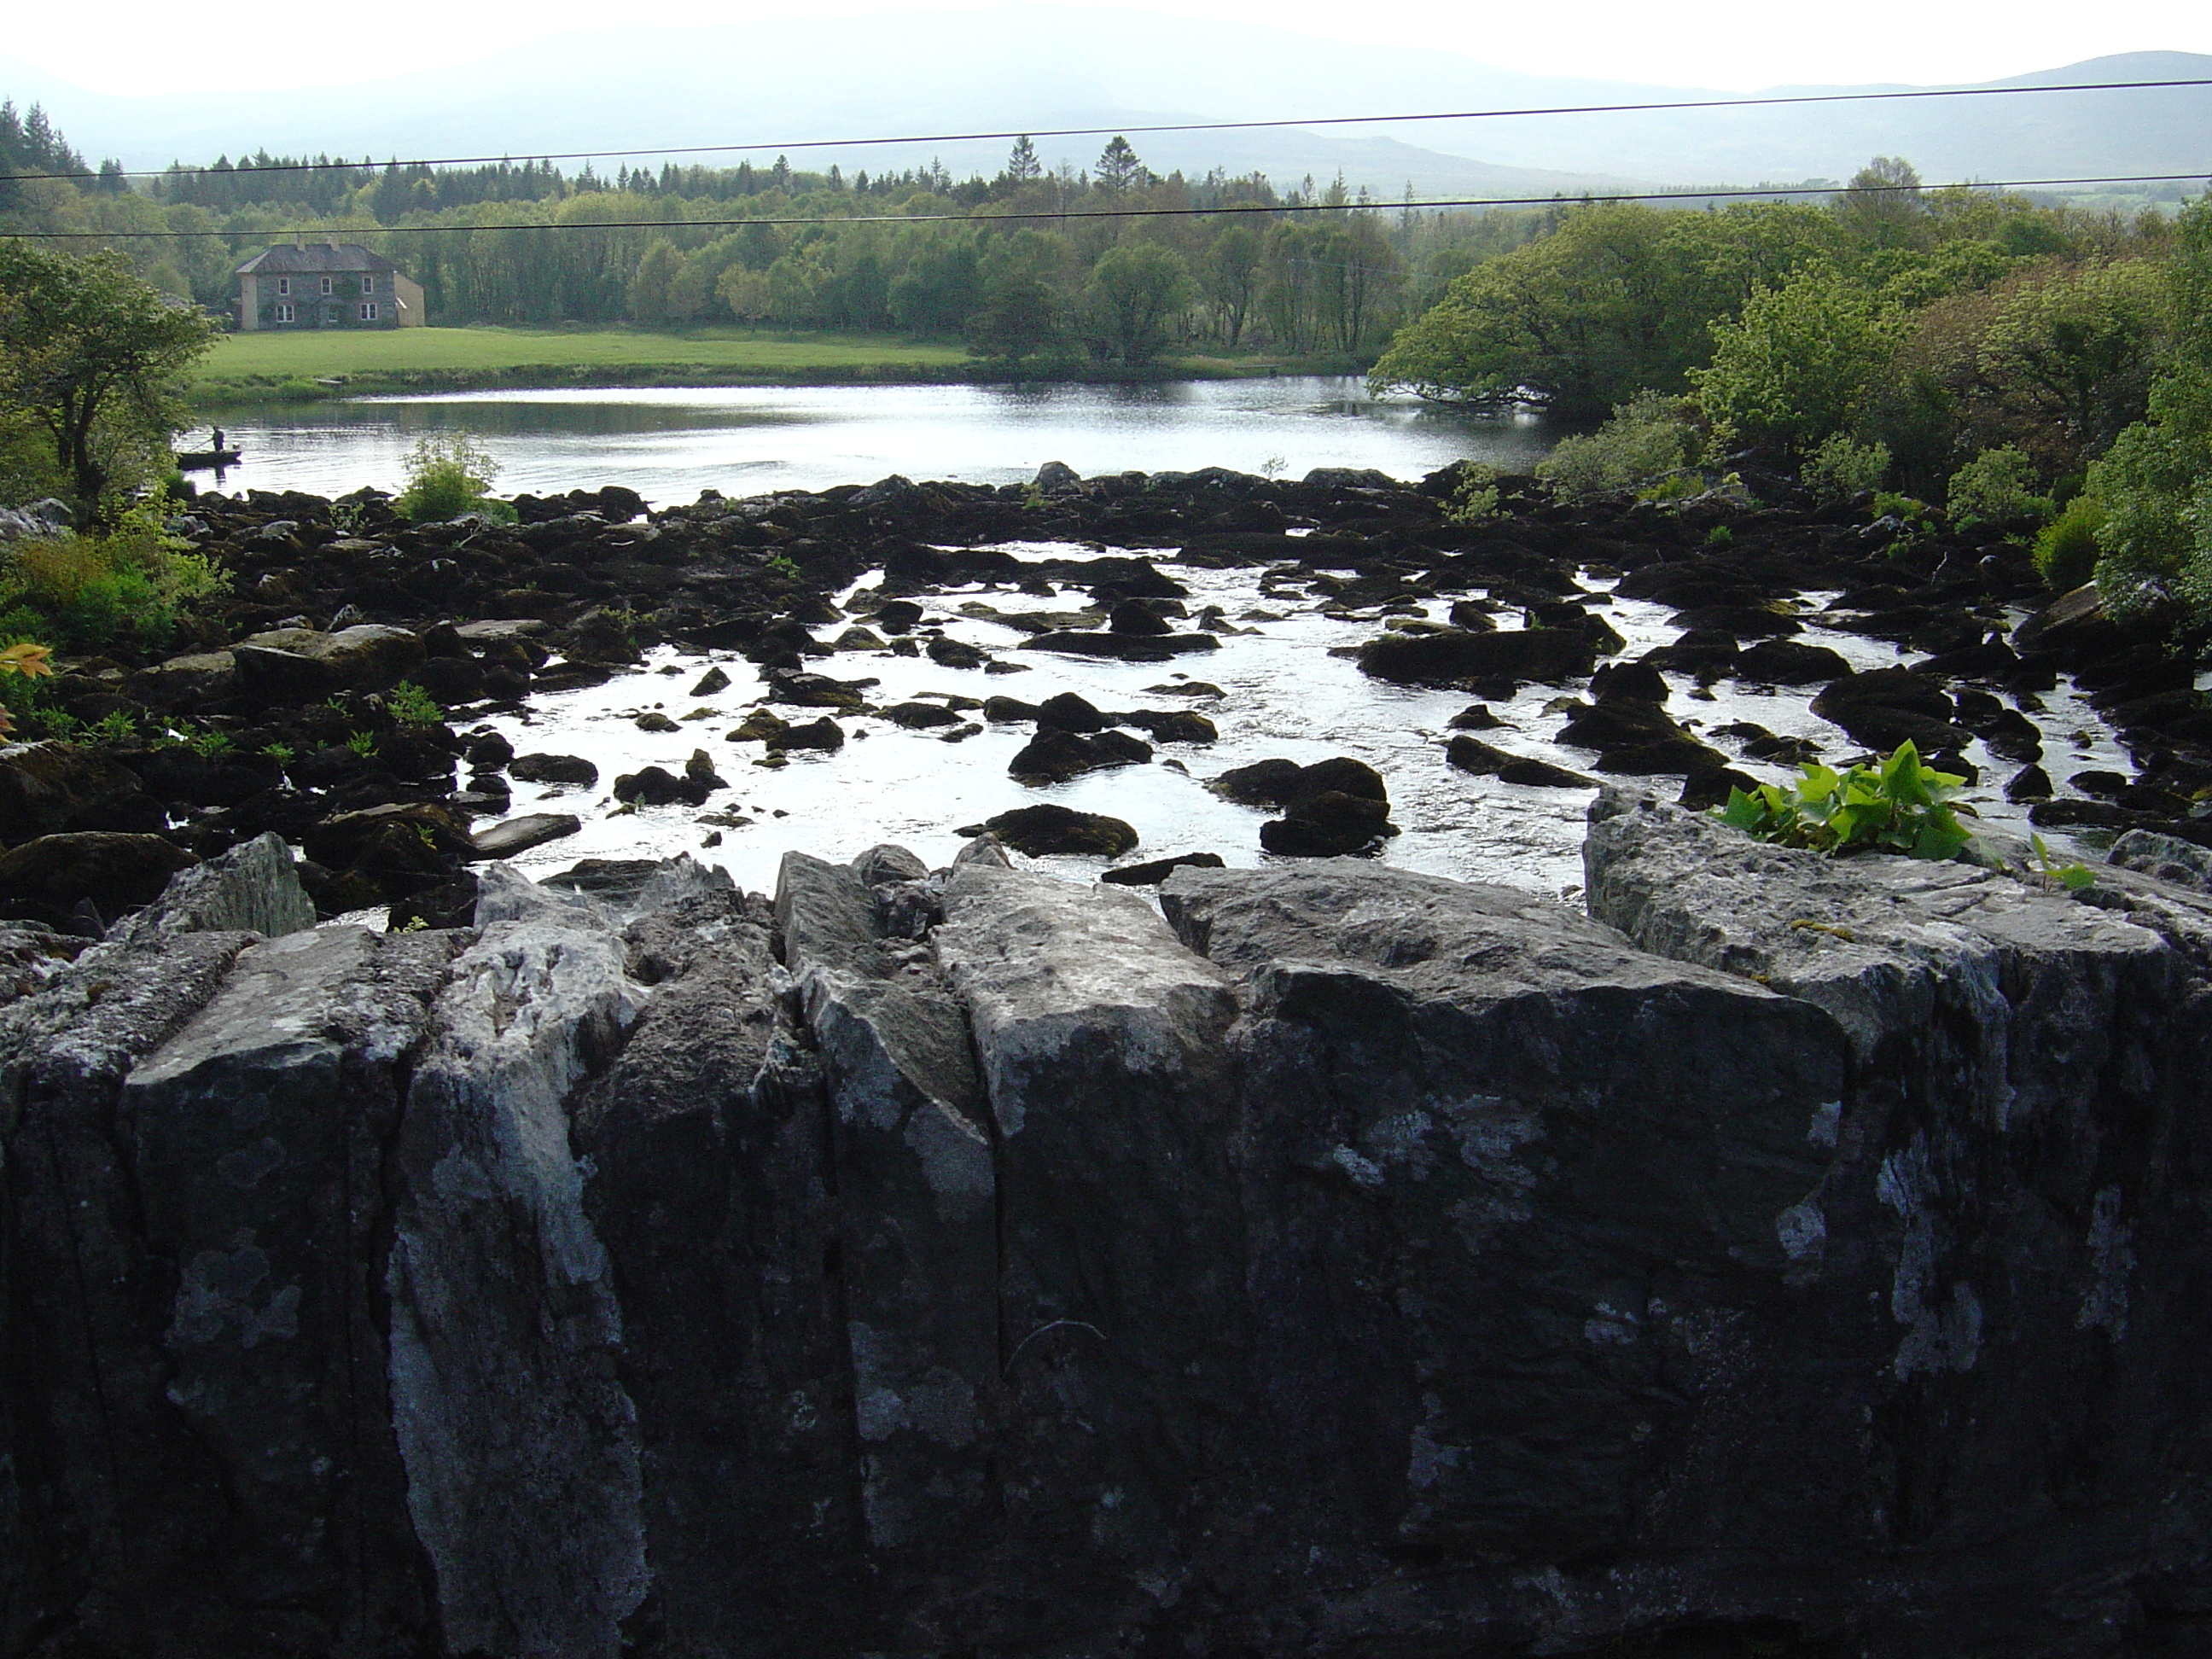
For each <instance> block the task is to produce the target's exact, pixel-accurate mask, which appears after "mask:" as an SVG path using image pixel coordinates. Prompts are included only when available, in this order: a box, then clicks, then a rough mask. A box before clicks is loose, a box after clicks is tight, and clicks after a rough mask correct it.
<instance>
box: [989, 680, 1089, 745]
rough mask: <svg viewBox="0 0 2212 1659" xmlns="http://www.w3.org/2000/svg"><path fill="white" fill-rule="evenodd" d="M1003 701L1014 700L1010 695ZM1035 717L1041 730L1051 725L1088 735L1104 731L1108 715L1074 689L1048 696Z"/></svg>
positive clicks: (1062, 730)
mask: <svg viewBox="0 0 2212 1659" xmlns="http://www.w3.org/2000/svg"><path fill="white" fill-rule="evenodd" d="M1002 701H1004V702H1009V703H1011V702H1012V701H1013V700H1012V698H1011V697H1009V698H1006V699H1003V700H1002ZM989 706H990V705H989V704H988V703H986V704H985V705H984V707H985V709H986V711H988V709H989ZM1034 718H1035V719H1036V723H1037V726H1038V729H1039V730H1040V731H1042V730H1043V729H1044V728H1046V727H1051V728H1053V729H1054V730H1057V731H1061V732H1079V733H1082V734H1084V735H1086V736H1087V735H1089V734H1090V733H1091V732H1103V731H1104V730H1105V729H1106V726H1107V720H1106V717H1105V716H1104V715H1103V714H1100V713H1099V712H1098V710H1097V707H1096V706H1095V705H1093V704H1092V703H1091V702H1089V701H1088V700H1087V699H1085V698H1083V697H1079V696H1076V694H1075V693H1074V692H1073V691H1062V692H1061V693H1060V695H1059V696H1052V697H1047V698H1046V699H1045V700H1044V701H1043V702H1041V703H1039V704H1038V705H1037V707H1036V715H1035V716H1034Z"/></svg>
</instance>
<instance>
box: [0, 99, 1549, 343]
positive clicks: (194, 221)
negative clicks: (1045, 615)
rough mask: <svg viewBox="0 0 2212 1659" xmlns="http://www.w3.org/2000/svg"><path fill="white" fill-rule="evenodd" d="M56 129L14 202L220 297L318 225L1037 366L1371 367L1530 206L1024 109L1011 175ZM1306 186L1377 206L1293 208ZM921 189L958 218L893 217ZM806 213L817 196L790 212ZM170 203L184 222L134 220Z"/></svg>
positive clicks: (207, 297)
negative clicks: (1280, 169) (376, 151)
mask: <svg viewBox="0 0 2212 1659" xmlns="http://www.w3.org/2000/svg"><path fill="white" fill-rule="evenodd" d="M33 121H34V122H35V123H36V124H37V126H38V131H40V133H41V134H45V135H46V136H47V140H48V141H49V148H50V149H51V148H52V146H53V145H60V144H61V141H60V140H59V138H58V135H52V134H51V132H50V130H49V128H48V127H47V126H46V122H45V118H44V116H43V115H42V114H40V113H39V112H36V111H33ZM0 136H4V133H0ZM56 153H57V154H59V155H64V157H65V159H66V161H67V164H66V165H61V164H57V163H55V162H54V161H53V158H52V156H46V157H45V159H44V160H40V157H36V156H29V155H28V152H26V156H27V163H19V164H15V165H13V166H10V165H9V162H8V161H5V160H4V159H0V168H4V169H6V170H7V171H10V172H13V173H72V174H74V175H76V176H74V177H71V178H66V179H57V178H41V179H33V178H15V179H9V180H7V181H5V182H6V184H7V185H8V186H9V187H10V188H11V189H12V192H13V193H12V195H11V196H10V197H9V206H8V207H6V208H5V209H4V210H0V229H4V228H9V226H11V225H12V226H14V227H15V228H26V229H29V228H36V229H45V230H60V229H68V230H81V231H89V232H94V233H98V234H100V236H102V237H104V238H106V239H107V240H108V241H109V245H110V246H114V247H116V248H117V249H118V250H120V251H121V252H124V253H125V255H126V256H127V257H129V258H131V260H132V261H133V262H134V264H136V265H137V268H138V269H139V270H140V271H141V273H142V274H143V275H144V276H146V277H147V278H148V280H149V281H150V282H152V283H154V284H155V286H156V287H159V288H161V289H165V290H166V291H167V292H170V293H173V294H176V295H180V296H188V297H190V298H191V299H193V300H195V301H198V302H199V303H200V304H201V305H203V306H204V307H208V308H209V309H210V310H214V311H217V312H221V311H223V310H226V309H227V308H228V305H229V303H230V301H232V299H233V298H234V293H235V286H234V279H233V277H232V275H231V271H232V268H233V267H234V264H236V262H237V260H238V259H239V258H240V257H242V256H243V255H244V254H246V253H249V252H252V251H253V250H254V249H255V248H256V247H258V246H262V245H264V243H265V242H266V241H268V240H273V239H274V237H275V236H276V234H277V233H280V232H299V231H304V232H305V233H307V234H308V235H310V236H313V237H322V236H330V237H332V238H337V239H339V240H344V239H346V238H348V237H356V238H359V239H361V240H365V241H368V242H369V243H370V244H371V245H372V246H375V247H376V248H377V249H378V250H379V251H380V252H385V253H386V254H387V255H388V256H390V257H391V258H393V259H395V260H396V261H397V262H398V264H400V266H401V267H402V268H403V269H404V270H406V271H407V272H408V274H409V275H410V276H413V277H414V278H415V279H416V281H417V282H419V283H422V289H423V294H424V301H425V304H426V307H427V308H428V314H429V316H430V318H431V319H432V320H433V321H434V322H437V323H445V324H468V323H489V324H507V325H559V324H581V325H615V324H625V323H626V324H635V325H642V326H646V327H685V326H697V325H708V324H726V325H747V326H752V327H773V328H777V329H784V330H796V329H819V328H828V329H839V330H850V331H861V332H888V333H898V334H903V335H907V336H911V337H933V338H945V337H957V338H963V339H965V340H966V341H967V342H968V343H969V344H970V345H971V347H972V348H973V349H975V351H976V352H977V353H978V354H979V355H981V356H984V357H987V358H988V359H991V360H993V361H995V362H1000V363H1003V364H1005V365H1006V366H1007V367H1008V368H1012V369H1018V370H1020V371H1023V372H1029V373H1050V372H1054V370H1056V369H1064V368H1075V367H1078V366H1080V365H1083V364H1086V363H1090V364H1096V363H1109V364H1138V363H1143V362H1147V361H1149V360H1151V359H1152V358H1154V357H1157V356H1159V355H1160V354H1162V353H1164V352H1166V351H1170V350H1173V351H1177V352H1184V353H1193V352H1203V351H1227V352H1234V351H1250V350H1263V351H1268V352H1273V353H1277V354H1283V355H1287V356H1295V357H1297V358H1301V359H1304V360H1308V361H1329V362H1340V363H1341V364H1342V365H1343V366H1345V367H1347V368H1350V367H1364V365H1365V364H1366V363H1367V362H1371V361H1372V359H1373V356H1374V354H1375V352H1376V351H1377V350H1378V349H1380V348H1381V346H1382V344H1383V342H1384V341H1385V340H1386V339H1387V338H1388V337H1389V334H1390V331H1392V330H1393V329H1394V328H1395V327H1396V326H1398V325H1400V324H1401V323H1402V322H1404V321H1405V320H1406V319H1407V318H1408V317H1410V316H1413V315H1415V314H1417V313H1419V311H1420V310H1421V309H1422V308H1423V307H1425V306H1426V305H1427V304H1428V303H1429V302H1430V301H1432V300H1434V299H1435V298H1436V297H1437V295H1439V294H1440V293H1441V292H1442V291H1443V288H1444V286H1445V284H1446V283H1449V281H1450V280H1451V279H1452V278H1453V277H1454V276H1457V275H1458V274H1460V272H1462V270H1466V269H1468V267H1469V266H1470V265H1472V264H1474V263H1475V262H1476V261H1477V260H1479V259H1480V258H1484V257H1486V256H1487V255H1488V254H1490V253H1492V252H1497V251H1498V250H1499V249H1500V248H1503V247H1506V246H1511V245H1512V244H1513V243H1514V242H1515V241H1516V240H1520V239H1522V238H1523V237H1525V236H1527V235H1529V234H1534V233H1535V231H1536V230H1537V228H1539V222H1540V216H1539V215H1537V214H1535V213H1533V212H1522V213H1512V214H1487V215H1484V214H1469V213H1439V212H1434V211H1423V210H1414V209H1413V208H1410V207H1407V206H1405V205H1403V204H1400V205H1396V206H1386V205H1383V204H1376V203H1374V202H1372V201H1370V200H1369V199H1368V198H1367V197H1365V196H1364V193H1363V192H1357V191H1351V190H1349V189H1347V187H1346V185H1345V184H1344V182H1343V180H1342V179H1337V180H1335V181H1333V182H1330V183H1328V184H1325V185H1316V184H1315V182H1314V181H1313V180H1312V179H1310V178H1309V179H1304V180H1302V181H1301V182H1300V183H1299V184H1297V185H1294V186H1291V187H1289V188H1278V187H1277V186H1276V185H1274V184H1273V182H1272V181H1270V180H1269V179H1267V177H1266V176H1265V175H1264V174H1261V173H1247V174H1243V175H1236V176H1232V175H1231V174H1229V173H1226V172H1225V171H1223V170H1221V169H1216V170H1214V171H1212V173H1207V174H1206V175H1204V176H1202V177H1199V178H1188V177H1186V176H1184V175H1183V174H1182V173H1179V172H1171V173H1167V174H1165V175H1162V174H1160V173H1156V172H1155V171H1153V169H1152V168H1151V167H1148V166H1146V164H1145V162H1144V161H1143V159H1142V158H1141V157H1140V156H1139V155H1138V153H1137V151H1136V149H1134V147H1133V146H1132V145H1131V144H1130V143H1128V141H1127V139H1126V138H1123V137H1115V138H1114V139H1113V140H1112V141H1111V142H1110V143H1108V144H1107V145H1106V146H1105V147H1104V148H1103V150H1102V151H1101V153H1100V155H1099V156H1098V158H1097V161H1096V162H1094V163H1093V165H1092V166H1091V167H1090V168H1088V169H1087V170H1079V169H1077V168H1075V167H1072V166H1068V165H1066V164H1062V165H1061V166H1060V167H1050V168H1048V167H1046V166H1045V165H1044V164H1043V163H1042V160H1041V159H1040V158H1039V156H1038V155H1037V153H1036V146H1035V144H1034V143H1032V142H1031V141H1030V140H1029V139H1028V138H1026V137H1024V138H1021V139H1019V140H1018V141H1017V142H1016V143H1014V144H1013V145H1012V149H1010V151H1009V153H1008V155H1007V157H1006V163H1005V165H1004V166H1003V167H1001V168H1000V170H999V172H998V173H996V174H995V175H993V176H991V177H988V178H986V177H982V176H981V175H977V176H974V177H970V178H968V179H955V178H954V177H952V176H951V174H950V173H947V172H946V171H945V168H944V167H942V166H941V165H939V164H937V163H934V162H933V163H932V164H930V165H929V166H927V167H908V168H904V169H901V170H898V171H879V172H878V173H874V174H873V175H871V174H870V173H867V172H866V171H860V172H856V173H853V174H852V175H850V176H849V177H848V176H847V175H846V174H845V173H843V172H842V170H841V169H840V168H839V167H835V166H833V167H829V169H828V170H827V171H826V172H820V173H817V172H812V171H807V170H802V169H798V168H794V167H792V166H791V164H790V162H789V161H788V160H787V158H785V157H783V156H778V157H776V158H775V161H773V162H771V163H768V164H764V165H762V164H756V163H754V162H752V161H741V162H739V163H738V164H737V165H736V166H734V167H701V166H680V165H678V164H677V163H674V162H669V163H667V164H665V165H663V166H661V167H658V168H647V167H635V168H633V167H621V168H618V169H617V171H616V172H615V173H613V174H612V176H611V177H610V176H603V175H601V174H599V173H595V172H593V171H592V169H591V168H590V167H585V168H583V169H581V170H580V171H578V172H576V173H567V172H564V171H563V170H562V168H561V167H557V166H556V165H554V164H552V163H550V162H549V161H532V160H527V159H524V160H519V161H499V162H493V163H487V164H483V165H476V166H465V167H428V166H423V165H420V164H412V163H410V164H403V163H401V162H399V161H386V162H385V163H383V164H381V165H378V164H375V163H374V162H371V161H368V160H367V159H363V160H362V161H347V160H345V159H343V158H335V159H334V158H331V157H328V156H320V155H318V156H313V157H306V156H302V157H288V156H283V155H270V154H268V153H266V152H255V153H253V154H252V155H246V156H242V157H240V159H239V160H238V161H231V160H230V159H229V158H228V157H224V158H222V159H221V160H219V161H216V163H215V164H214V165H212V166H209V167H186V166H184V165H182V164H176V165H173V166H172V167H169V168H168V169H167V170H166V171H165V172H163V173H160V174H159V175H157V176H155V177H154V178H151V179H146V180H143V181H139V182H136V183H129V182H126V181H124V180H123V179H121V176H120V174H119V173H116V172H113V171H112V164H103V169H102V170H100V171H99V172H94V171H92V170H90V169H88V168H87V167H85V166H84V165H83V163H82V158H81V157H76V155H75V152H73V151H69V150H68V149H67V147H66V146H65V145H61V148H60V150H59V151H58V152H56ZM42 154H43V153H42ZM117 185H122V186H123V187H121V188H117V187H116V186H117ZM1316 206H1319V207H1324V208H1328V209H1330V210H1332V211H1329V212H1327V213H1325V214H1323V213H1310V212H1306V211H1302V210H1307V209H1311V208H1314V207H1316ZM1355 207H1357V208H1361V209H1362V210H1357V211H1334V210H1340V209H1346V208H1355ZM1131 210H1139V211H1142V210H1170V213H1171V215H1172V216H1164V217H1132V216H1130V214H1131ZM916 215H945V216H948V218H947V222H942V223H930V224H918V225H917V224H901V223H896V222H890V221H893V220H896V219H897V218H901V217H910V216H916ZM791 219H811V220H819V221H822V222H819V223H812V224H781V223H775V221H778V220H791ZM733 220H734V221H738V223H736V224H732V223H731V221H733ZM153 231H166V232H172V233H182V234H180V235H176V236H173V237H172V238H171V239H169V240H163V241H152V240H134V234H143V233H147V232H153ZM392 232H402V233H404V234H389V233H392Z"/></svg>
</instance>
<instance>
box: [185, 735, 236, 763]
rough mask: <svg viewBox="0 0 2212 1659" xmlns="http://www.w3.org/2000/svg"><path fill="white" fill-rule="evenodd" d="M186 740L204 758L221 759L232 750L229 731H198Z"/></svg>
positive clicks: (192, 749)
mask: <svg viewBox="0 0 2212 1659" xmlns="http://www.w3.org/2000/svg"><path fill="white" fill-rule="evenodd" d="M185 744H186V745H187V746H188V747H190V748H191V751H192V752H193V753H194V754H196V755H197V756H198V757H200V758H201V759H202V760H216V759H220V758H221V757H222V756H225V755H228V753H229V752H230V734H229V733H228V732H212V731H210V732H194V733H193V734H192V735H191V737H189V738H185Z"/></svg>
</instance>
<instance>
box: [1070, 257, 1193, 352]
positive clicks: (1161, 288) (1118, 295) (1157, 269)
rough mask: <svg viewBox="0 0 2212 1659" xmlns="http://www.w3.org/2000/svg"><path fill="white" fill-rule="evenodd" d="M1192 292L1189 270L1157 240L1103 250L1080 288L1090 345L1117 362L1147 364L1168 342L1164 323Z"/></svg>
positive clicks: (1173, 315) (1184, 304) (1186, 301)
mask: <svg viewBox="0 0 2212 1659" xmlns="http://www.w3.org/2000/svg"><path fill="white" fill-rule="evenodd" d="M1193 292H1194V290H1193V289H1192V286H1191V281H1190V267H1189V265H1188V264H1187V263H1186V262H1185V261H1184V259H1183V257H1182V255H1181V254H1179V253H1177V252H1174V251H1173V250H1172V249H1170V248H1164V247H1162V246H1159V245H1158V243H1156V242H1134V243H1128V244H1125V245H1123V246H1120V247H1115V248H1109V249H1108V250H1107V251H1106V252H1105V253H1103V255H1101V256H1100V258H1099V260H1098V263H1097V264H1095V265H1093V266H1092V267H1091V280H1090V282H1089V283H1087V284H1086V285H1085V289H1084V296H1085V300H1086V301H1087V302H1088V305H1089V310H1090V316H1091V341H1092V343H1093V344H1094V346H1095V347H1097V349H1099V350H1100V351H1101V353H1102V354H1103V355H1106V356H1111V357H1113V358H1114V359H1115V361H1117V362H1124V363H1141V362H1150V361H1151V360H1152V358H1154V357H1156V356H1158V355H1159V352H1160V349H1161V348H1162V347H1163V346H1164V345H1165V344H1166V343H1167V325H1168V324H1169V323H1170V321H1171V320H1172V319H1174V318H1175V316H1176V313H1179V312H1181V311H1182V308H1183V307H1186V306H1188V304H1189V303H1190V301H1191V297H1192V295H1193Z"/></svg>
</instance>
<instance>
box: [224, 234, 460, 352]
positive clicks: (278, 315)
mask: <svg viewBox="0 0 2212 1659" xmlns="http://www.w3.org/2000/svg"><path fill="white" fill-rule="evenodd" d="M234 275H235V276H237V278H238V301H237V307H238V326H239V329H240V331H241V332H243V333H253V332H256V331H259V330H262V329H285V328H420V327H422V324H423V321H424V318H423V315H422V286H421V285H420V284H419V283H416V282H415V281H414V280H413V279H412V278H410V276H408V275H407V274H406V273H405V272H404V271H403V270H400V269H399V267H398V265H396V264H392V261H391V260H389V259H387V258H385V257H384V256H383V255H382V254H380V253H372V252H369V251H368V249H367V248H365V247H362V246H360V245H359V244H357V243H354V242H288V243H280V244H279V245H278V246H275V247H270V248H264V249H263V250H262V251H261V252H258V253H257V254H255V255H254V256H253V257H252V258H250V259H246V260H244V261H242V262H240V264H239V266H238V268H237V270H236V271H235V272H234Z"/></svg>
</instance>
